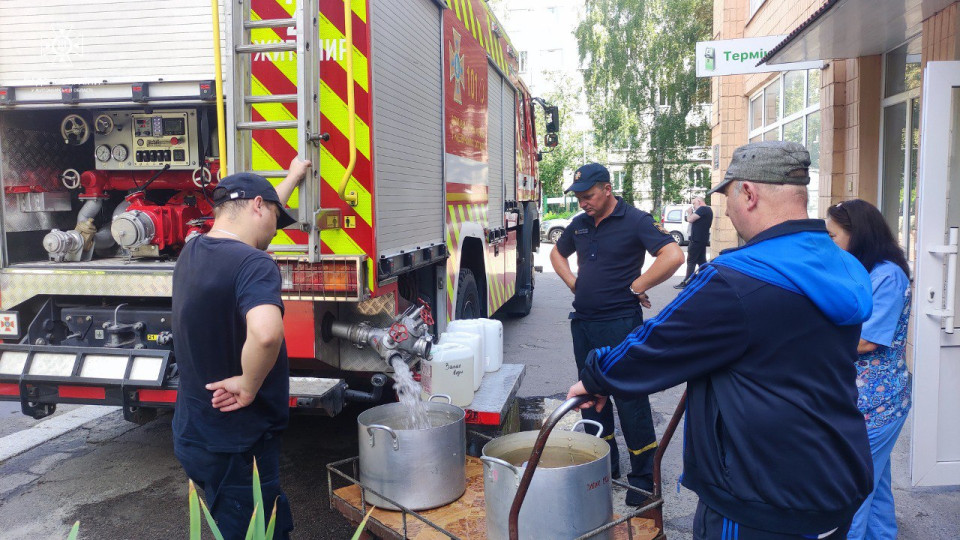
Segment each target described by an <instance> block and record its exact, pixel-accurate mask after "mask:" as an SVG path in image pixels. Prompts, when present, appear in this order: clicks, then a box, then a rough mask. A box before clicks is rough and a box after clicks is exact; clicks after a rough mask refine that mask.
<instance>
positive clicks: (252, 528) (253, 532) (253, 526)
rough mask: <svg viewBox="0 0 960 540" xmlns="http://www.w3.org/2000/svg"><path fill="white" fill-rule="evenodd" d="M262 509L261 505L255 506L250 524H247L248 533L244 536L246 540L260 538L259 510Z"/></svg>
mask: <svg viewBox="0 0 960 540" xmlns="http://www.w3.org/2000/svg"><path fill="white" fill-rule="evenodd" d="M258 510H260V506H255V507H254V508H253V515H252V516H250V525H247V535H246V536H245V537H244V540H257V539H259V538H260V534H262V533H259V534H258V532H257V511H258Z"/></svg>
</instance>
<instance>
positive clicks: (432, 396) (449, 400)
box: [427, 394, 453, 405]
mask: <svg viewBox="0 0 960 540" xmlns="http://www.w3.org/2000/svg"><path fill="white" fill-rule="evenodd" d="M436 397H441V398H446V399H447V403H449V404H450V405H453V398H452V397H450V396H449V394H433V395H431V396H430V397H429V398H428V399H427V401H433V398H436Z"/></svg>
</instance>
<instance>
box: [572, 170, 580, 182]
mask: <svg viewBox="0 0 960 540" xmlns="http://www.w3.org/2000/svg"><path fill="white" fill-rule="evenodd" d="M579 179H580V171H577V174H575V175H573V181H574V182H576V181H577V180H579Z"/></svg>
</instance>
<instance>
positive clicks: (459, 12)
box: [448, 0, 463, 22]
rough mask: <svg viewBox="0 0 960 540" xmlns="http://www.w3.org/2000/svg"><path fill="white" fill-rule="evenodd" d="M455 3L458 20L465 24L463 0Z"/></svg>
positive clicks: (456, 0)
mask: <svg viewBox="0 0 960 540" xmlns="http://www.w3.org/2000/svg"><path fill="white" fill-rule="evenodd" d="M448 1H449V0H448ZM453 1H454V3H455V4H456V13H457V18H458V19H460V22H463V0H453Z"/></svg>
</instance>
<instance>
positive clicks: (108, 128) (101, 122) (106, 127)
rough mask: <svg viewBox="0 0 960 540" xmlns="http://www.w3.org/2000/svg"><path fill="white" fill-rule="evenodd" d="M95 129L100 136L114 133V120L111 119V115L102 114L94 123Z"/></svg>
mask: <svg viewBox="0 0 960 540" xmlns="http://www.w3.org/2000/svg"><path fill="white" fill-rule="evenodd" d="M94 129H96V130H97V134H99V135H108V134H110V132H112V131H113V118H110V115H107V114H101V115H100V116H98V117H97V119H96V120H95V121H94Z"/></svg>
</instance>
